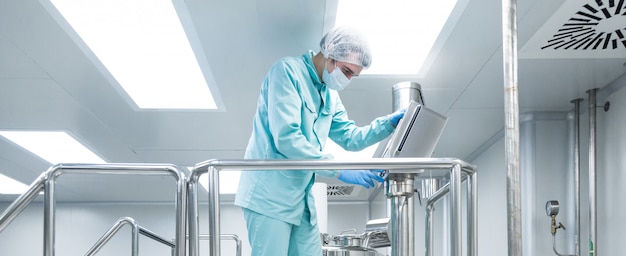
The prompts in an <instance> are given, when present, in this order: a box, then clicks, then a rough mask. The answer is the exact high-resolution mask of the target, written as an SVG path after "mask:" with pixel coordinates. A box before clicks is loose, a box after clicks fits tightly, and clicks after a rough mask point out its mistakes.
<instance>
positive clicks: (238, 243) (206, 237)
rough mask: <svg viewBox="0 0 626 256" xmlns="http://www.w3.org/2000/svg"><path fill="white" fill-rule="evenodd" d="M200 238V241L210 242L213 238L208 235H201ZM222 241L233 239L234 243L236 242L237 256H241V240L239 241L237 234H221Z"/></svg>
mask: <svg viewBox="0 0 626 256" xmlns="http://www.w3.org/2000/svg"><path fill="white" fill-rule="evenodd" d="M198 238H199V239H200V240H210V239H211V236H210V235H208V234H202V235H199V236H198ZM220 239H221V240H227V239H232V240H233V241H235V256H241V239H239V236H237V235H235V234H221V235H220Z"/></svg>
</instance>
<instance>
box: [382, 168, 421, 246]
mask: <svg viewBox="0 0 626 256" xmlns="http://www.w3.org/2000/svg"><path fill="white" fill-rule="evenodd" d="M413 176H414V175H407V174H404V175H400V174H395V175H394V176H389V180H387V181H385V185H386V188H387V193H386V194H387V197H388V198H390V199H391V200H390V201H391V230H390V232H391V245H392V251H391V255H392V256H404V255H414V254H415V248H414V243H415V224H414V218H415V214H414V207H415V206H414V198H413V194H414V193H415V192H414V186H413V184H414V180H413Z"/></svg>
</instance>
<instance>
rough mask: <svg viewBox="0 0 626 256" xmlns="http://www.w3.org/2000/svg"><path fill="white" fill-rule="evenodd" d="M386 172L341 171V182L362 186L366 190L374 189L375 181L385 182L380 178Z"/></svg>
mask: <svg viewBox="0 0 626 256" xmlns="http://www.w3.org/2000/svg"><path fill="white" fill-rule="evenodd" d="M382 172H384V171H383V170H341V171H339V180H340V181H343V182H346V183H350V184H356V185H361V186H363V187H365V188H371V187H374V181H373V180H376V181H378V182H384V181H385V179H383V178H382V177H380V175H379V174H380V173H382Z"/></svg>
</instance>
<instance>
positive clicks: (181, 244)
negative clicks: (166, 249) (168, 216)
mask: <svg viewBox="0 0 626 256" xmlns="http://www.w3.org/2000/svg"><path fill="white" fill-rule="evenodd" d="M169 170H170V171H171V172H172V173H175V174H180V176H176V178H177V180H176V206H175V208H176V241H175V244H176V256H185V254H186V250H185V248H186V246H187V232H186V231H187V229H186V226H185V225H187V211H188V210H189V208H188V206H187V196H188V193H187V192H188V191H187V179H186V178H185V176H184V174H183V173H182V172H180V171H179V170H178V169H177V168H173V169H169Z"/></svg>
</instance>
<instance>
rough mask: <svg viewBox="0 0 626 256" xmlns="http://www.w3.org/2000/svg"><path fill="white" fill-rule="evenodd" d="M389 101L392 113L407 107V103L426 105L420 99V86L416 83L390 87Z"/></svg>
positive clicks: (422, 99)
mask: <svg viewBox="0 0 626 256" xmlns="http://www.w3.org/2000/svg"><path fill="white" fill-rule="evenodd" d="M391 91H392V94H391V100H392V104H393V106H392V109H393V111H397V110H400V109H402V108H406V107H408V106H409V102H410V101H411V100H414V101H415V102H417V103H419V104H420V105H426V103H424V98H423V97H422V86H421V85H420V84H419V83H417V82H410V81H407V82H400V83H396V84H394V85H393V86H391Z"/></svg>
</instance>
